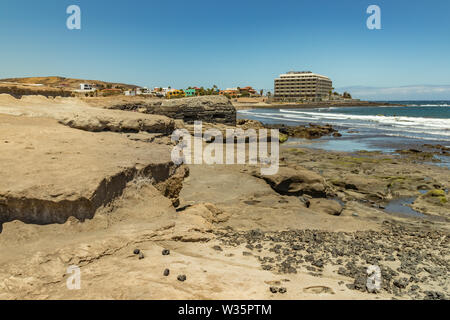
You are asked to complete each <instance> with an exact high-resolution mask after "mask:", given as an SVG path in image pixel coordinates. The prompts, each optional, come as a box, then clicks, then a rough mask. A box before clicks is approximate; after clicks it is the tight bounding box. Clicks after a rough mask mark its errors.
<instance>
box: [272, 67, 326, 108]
mask: <svg viewBox="0 0 450 320" xmlns="http://www.w3.org/2000/svg"><path fill="white" fill-rule="evenodd" d="M332 90H333V84H332V81H331V79H330V78H328V77H326V76H323V75H320V74H317V73H312V72H311V71H289V72H287V73H285V74H281V75H280V76H279V77H278V78H276V79H275V81H274V98H275V99H276V100H286V101H296V100H323V99H326V98H328V97H329V96H330V94H331V92H332Z"/></svg>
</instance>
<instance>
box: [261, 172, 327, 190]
mask: <svg viewBox="0 0 450 320" xmlns="http://www.w3.org/2000/svg"><path fill="white" fill-rule="evenodd" d="M254 175H255V176H258V177H260V178H263V179H264V180H265V181H266V182H267V183H268V184H269V185H270V186H271V187H272V189H274V190H275V191H276V192H278V193H280V194H284V195H303V194H307V195H311V196H324V195H325V194H326V187H325V180H324V179H323V178H322V177H321V176H320V175H318V174H317V173H315V172H313V171H310V170H306V169H304V168H300V167H297V168H296V169H294V168H289V167H281V168H279V170H278V173H277V174H274V175H269V176H261V175H259V173H257V172H256V173H255V174H254Z"/></svg>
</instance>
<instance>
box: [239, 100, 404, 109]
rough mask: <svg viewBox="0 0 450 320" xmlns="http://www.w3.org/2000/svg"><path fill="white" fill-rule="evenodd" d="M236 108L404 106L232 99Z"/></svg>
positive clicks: (367, 102)
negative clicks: (239, 100)
mask: <svg viewBox="0 0 450 320" xmlns="http://www.w3.org/2000/svg"><path fill="white" fill-rule="evenodd" d="M232 103H233V106H234V107H235V108H236V110H251V109H309V108H329V107H377V106H380V105H383V106H390V107H406V105H405V104H396V103H388V102H377V101H357V100H349V101H322V102H307V103H251V102H247V103H245V102H235V101H232Z"/></svg>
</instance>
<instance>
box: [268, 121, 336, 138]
mask: <svg viewBox="0 0 450 320" xmlns="http://www.w3.org/2000/svg"><path fill="white" fill-rule="evenodd" d="M266 127H267V128H271V129H278V130H279V131H280V132H281V133H283V134H286V135H287V136H289V137H294V138H304V139H318V138H320V137H323V136H328V135H331V134H335V135H334V136H339V135H337V134H336V133H337V130H336V129H334V128H333V127H332V126H331V125H329V124H326V125H317V124H311V123H310V124H309V126H303V125H299V126H286V125H266Z"/></svg>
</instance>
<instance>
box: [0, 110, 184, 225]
mask: <svg viewBox="0 0 450 320" xmlns="http://www.w3.org/2000/svg"><path fill="white" fill-rule="evenodd" d="M0 119H1V120H0V123H1V124H2V125H1V126H0V137H3V138H2V139H1V141H0V143H1V145H2V152H1V153H0V163H1V167H0V177H1V179H0V225H1V224H2V223H4V222H8V221H12V220H20V221H23V222H25V223H35V224H49V223H64V222H65V221H66V220H67V219H68V218H69V217H71V216H73V217H75V218H77V219H79V220H84V219H90V218H92V217H93V216H94V214H95V212H96V210H97V209H98V208H100V207H101V206H105V205H107V204H108V203H110V202H111V201H112V200H113V199H115V198H117V197H119V196H120V195H121V194H122V192H123V190H124V188H125V187H126V185H127V183H128V182H130V181H131V180H133V179H135V178H137V177H143V178H145V179H146V180H147V181H148V182H150V183H152V184H154V185H155V187H157V188H158V189H159V190H160V191H161V192H162V193H163V194H164V195H166V196H167V197H168V198H170V199H171V200H172V202H173V203H177V196H178V193H179V191H180V189H181V185H182V181H183V178H184V177H185V176H186V171H185V170H184V169H183V168H182V167H181V168H179V167H177V166H176V165H174V163H173V162H172V161H171V158H170V150H171V148H170V146H167V145H164V144H158V143H146V142H141V141H133V140H130V139H128V138H127V137H126V136H125V135H119V134H115V133H111V132H98V133H93V132H87V131H82V130H74V129H72V128H69V127H67V126H63V125H61V124H58V122H57V121H56V120H53V119H45V118H34V117H12V116H5V115H1V114H0Z"/></svg>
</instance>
